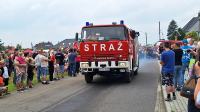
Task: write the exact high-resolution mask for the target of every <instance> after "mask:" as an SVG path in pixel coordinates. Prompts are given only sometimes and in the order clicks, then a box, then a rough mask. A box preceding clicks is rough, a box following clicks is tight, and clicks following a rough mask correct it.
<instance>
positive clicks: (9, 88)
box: [8, 72, 68, 92]
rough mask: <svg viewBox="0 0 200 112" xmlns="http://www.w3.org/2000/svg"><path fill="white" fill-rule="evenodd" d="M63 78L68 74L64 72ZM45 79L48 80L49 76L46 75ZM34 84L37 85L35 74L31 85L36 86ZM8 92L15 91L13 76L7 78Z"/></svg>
mask: <svg viewBox="0 0 200 112" xmlns="http://www.w3.org/2000/svg"><path fill="white" fill-rule="evenodd" d="M64 76H65V77H67V76H68V74H67V73H66V72H65V73H64ZM47 79H48V80H49V75H47ZM25 84H26V82H25ZM36 84H38V81H37V77H36V74H35V75H34V77H33V85H36ZM8 91H9V92H13V91H16V86H15V84H13V74H12V76H11V77H10V78H9V84H8Z"/></svg>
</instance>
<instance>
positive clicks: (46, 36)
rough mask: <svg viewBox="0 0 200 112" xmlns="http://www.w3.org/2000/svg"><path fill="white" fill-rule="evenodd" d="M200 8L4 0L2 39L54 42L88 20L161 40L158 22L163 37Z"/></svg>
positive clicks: (182, 0) (151, 0)
mask: <svg viewBox="0 0 200 112" xmlns="http://www.w3.org/2000/svg"><path fill="white" fill-rule="evenodd" d="M199 11H200V0H0V39H2V41H3V42H4V43H5V44H6V45H8V44H9V45H16V44H17V43H19V44H22V46H23V47H30V46H31V42H32V43H33V44H36V43H38V42H42V41H51V42H53V43H54V44H55V43H57V42H58V41H62V40H64V39H66V38H74V35H75V32H80V30H81V27H82V26H83V25H85V22H86V21H88V22H92V23H93V24H109V23H112V22H113V21H116V22H118V21H120V20H124V21H125V24H126V25H127V26H129V27H131V28H132V29H134V30H136V31H140V33H141V36H140V41H141V43H144V42H145V41H144V40H145V37H144V32H147V33H148V40H149V43H153V42H155V41H157V40H158V22H159V21H160V22H161V30H162V32H163V37H166V33H167V32H166V30H167V27H168V24H169V22H170V21H171V20H172V19H174V20H175V21H177V23H178V26H179V27H183V26H184V25H185V24H186V23H187V22H188V21H189V20H190V19H191V18H192V17H194V16H197V14H198V12H199Z"/></svg>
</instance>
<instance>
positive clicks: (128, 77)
mask: <svg viewBox="0 0 200 112" xmlns="http://www.w3.org/2000/svg"><path fill="white" fill-rule="evenodd" d="M131 80H132V76H131V73H130V72H127V73H125V74H124V81H125V82H127V83H130V82H131Z"/></svg>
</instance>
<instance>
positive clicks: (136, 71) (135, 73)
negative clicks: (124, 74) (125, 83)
mask: <svg viewBox="0 0 200 112" xmlns="http://www.w3.org/2000/svg"><path fill="white" fill-rule="evenodd" d="M139 66H140V62H139V60H138V66H137V69H136V70H135V71H134V75H138V69H139Z"/></svg>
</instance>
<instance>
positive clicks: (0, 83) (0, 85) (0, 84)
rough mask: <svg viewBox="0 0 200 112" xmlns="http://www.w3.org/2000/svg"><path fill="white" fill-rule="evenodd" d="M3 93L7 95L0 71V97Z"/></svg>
mask: <svg viewBox="0 0 200 112" xmlns="http://www.w3.org/2000/svg"><path fill="white" fill-rule="evenodd" d="M0 63H1V62H0ZM0 67H2V65H1V64H0ZM3 93H6V94H8V88H7V87H6V86H5V84H4V82H3V76H2V71H1V70H0V96H2V94H3Z"/></svg>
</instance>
